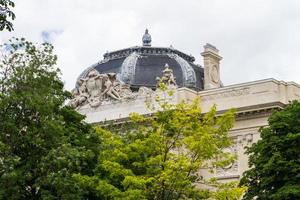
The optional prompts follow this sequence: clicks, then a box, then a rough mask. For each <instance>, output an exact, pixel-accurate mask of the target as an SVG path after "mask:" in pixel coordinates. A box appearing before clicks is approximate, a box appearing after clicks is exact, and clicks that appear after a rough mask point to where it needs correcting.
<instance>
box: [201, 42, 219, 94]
mask: <svg viewBox="0 0 300 200" xmlns="http://www.w3.org/2000/svg"><path fill="white" fill-rule="evenodd" d="M201 55H202V56H203V60H204V90H207V89H213V88H219V87H220V86H221V80H220V60H221V59H222V57H221V56H219V50H218V49H217V48H216V47H215V46H213V45H211V44H208V43H207V44H206V45H205V46H204V52H203V53H201Z"/></svg>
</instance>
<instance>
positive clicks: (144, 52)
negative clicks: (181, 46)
mask: <svg viewBox="0 0 300 200" xmlns="http://www.w3.org/2000/svg"><path fill="white" fill-rule="evenodd" d="M194 60H195V58H194V57H193V56H189V55H187V54H185V53H183V52H180V51H178V50H176V49H174V48H172V47H171V48H162V47H151V46H136V47H131V48H127V49H122V50H118V51H113V52H109V53H106V54H104V59H103V60H102V61H100V62H98V63H96V64H94V65H92V66H91V67H89V68H88V69H86V70H85V71H84V72H83V73H82V74H81V75H80V77H79V78H85V77H86V75H87V73H88V72H89V71H90V70H92V69H96V70H97V71H99V73H109V72H114V73H117V78H118V79H119V80H121V81H123V82H124V83H127V84H130V85H131V87H132V88H139V87H141V86H146V87H151V88H155V86H156V77H161V76H162V71H163V70H164V66H165V64H166V63H167V64H168V65H169V66H170V68H171V69H172V70H173V74H174V76H175V77H176V82H177V85H178V86H179V87H188V88H191V89H194V90H202V89H203V77H204V74H203V73H204V72H203V68H202V67H201V66H199V65H196V64H194Z"/></svg>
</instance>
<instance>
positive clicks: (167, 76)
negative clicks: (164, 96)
mask: <svg viewBox="0 0 300 200" xmlns="http://www.w3.org/2000/svg"><path fill="white" fill-rule="evenodd" d="M156 80H157V86H159V84H160V83H164V84H166V85H167V86H175V87H176V86H177V84H176V78H175V76H174V75H173V70H172V69H170V67H169V65H168V64H167V63H166V65H165V69H164V70H163V75H162V77H161V78H159V77H156Z"/></svg>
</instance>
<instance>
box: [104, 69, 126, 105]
mask: <svg viewBox="0 0 300 200" xmlns="http://www.w3.org/2000/svg"><path fill="white" fill-rule="evenodd" d="M109 76H110V77H114V76H115V74H113V73H111V74H109V75H107V74H104V75H103V82H104V87H105V90H104V91H103V92H102V95H105V94H107V95H108V96H110V97H112V98H113V99H115V100H120V99H121V97H120V95H119V94H118V92H117V91H116V90H115V89H114V86H115V85H114V83H113V82H112V80H111V79H110V77H109Z"/></svg>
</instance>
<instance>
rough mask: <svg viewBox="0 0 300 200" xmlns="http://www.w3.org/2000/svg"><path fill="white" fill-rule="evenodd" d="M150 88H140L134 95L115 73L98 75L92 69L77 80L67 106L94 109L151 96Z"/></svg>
mask: <svg viewBox="0 0 300 200" xmlns="http://www.w3.org/2000/svg"><path fill="white" fill-rule="evenodd" d="M152 92H153V91H152V90H151V89H150V88H145V87H141V88H140V90H139V91H138V92H136V93H133V92H132V91H131V89H130V85H128V84H124V83H122V82H120V81H119V80H118V79H117V77H116V73H107V74H100V73H99V72H98V71H97V70H95V69H93V70H91V71H90V72H89V73H88V74H87V77H86V78H84V79H79V80H78V83H77V87H76V88H75V89H73V90H72V94H73V98H72V99H71V101H70V102H69V105H70V106H72V107H74V108H79V107H82V106H90V107H93V108H96V107H98V106H100V105H102V104H108V103H111V102H114V101H124V100H130V99H135V98H136V97H137V96H140V95H144V96H147V95H151V94H152Z"/></svg>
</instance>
